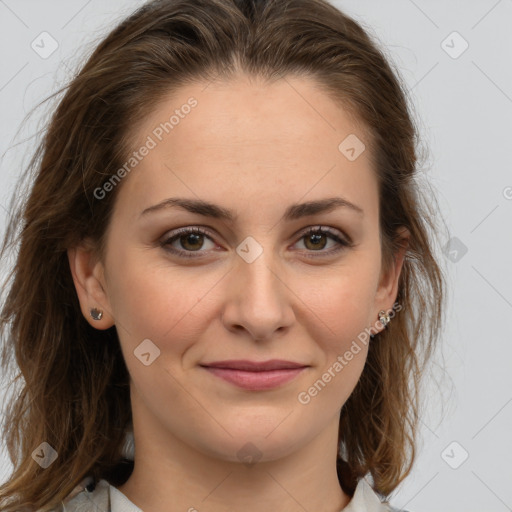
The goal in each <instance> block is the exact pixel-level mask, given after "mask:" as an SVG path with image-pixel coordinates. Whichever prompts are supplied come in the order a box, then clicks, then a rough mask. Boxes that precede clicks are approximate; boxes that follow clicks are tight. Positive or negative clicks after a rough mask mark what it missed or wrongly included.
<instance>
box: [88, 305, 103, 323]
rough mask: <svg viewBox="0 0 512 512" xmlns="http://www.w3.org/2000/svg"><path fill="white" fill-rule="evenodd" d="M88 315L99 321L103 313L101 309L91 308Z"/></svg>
mask: <svg viewBox="0 0 512 512" xmlns="http://www.w3.org/2000/svg"><path fill="white" fill-rule="evenodd" d="M90 314H91V317H92V318H93V319H94V320H101V319H102V318H103V311H102V310H101V309H97V308H91V310H90Z"/></svg>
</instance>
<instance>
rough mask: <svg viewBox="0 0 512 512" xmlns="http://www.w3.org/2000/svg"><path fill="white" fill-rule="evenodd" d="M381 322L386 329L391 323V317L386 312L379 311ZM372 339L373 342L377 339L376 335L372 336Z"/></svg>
mask: <svg viewBox="0 0 512 512" xmlns="http://www.w3.org/2000/svg"><path fill="white" fill-rule="evenodd" d="M379 322H380V323H381V324H382V325H383V326H384V328H386V325H388V324H389V322H391V317H390V316H389V315H388V314H387V313H386V312H385V311H384V310H381V311H379ZM370 338H371V339H372V340H373V338H375V334H370Z"/></svg>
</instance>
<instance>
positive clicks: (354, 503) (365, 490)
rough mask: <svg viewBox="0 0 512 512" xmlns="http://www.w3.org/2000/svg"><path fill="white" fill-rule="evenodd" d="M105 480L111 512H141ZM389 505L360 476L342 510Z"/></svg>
mask: <svg viewBox="0 0 512 512" xmlns="http://www.w3.org/2000/svg"><path fill="white" fill-rule="evenodd" d="M101 482H105V484H107V485H108V488H109V498H110V511H111V512H142V510H141V509H140V508H138V507H137V506H136V505H135V504H134V503H132V502H131V501H130V500H129V499H128V498H127V497H126V496H125V495H124V494H123V493H122V492H121V491H120V490H119V489H117V488H116V487H114V486H113V485H110V484H108V483H107V482H106V481H104V480H101ZM390 510H392V509H391V508H390V507H389V505H387V504H386V503H382V502H381V501H380V499H379V497H378V496H377V494H376V493H375V491H374V490H373V488H372V487H371V485H370V484H369V482H368V481H367V480H366V479H365V478H361V479H360V480H359V482H358V484H357V486H356V489H355V491H354V495H353V496H352V499H351V500H350V502H349V504H348V505H347V506H346V507H345V508H344V509H343V511H342V512H389V511H390Z"/></svg>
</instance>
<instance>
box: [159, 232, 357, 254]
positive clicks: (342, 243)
mask: <svg viewBox="0 0 512 512" xmlns="http://www.w3.org/2000/svg"><path fill="white" fill-rule="evenodd" d="M191 233H194V234H201V235H205V236H206V237H208V238H209V239H210V240H211V241H212V242H213V240H212V237H211V236H210V234H209V233H208V232H207V231H205V230H204V229H202V228H200V227H192V228H181V229H178V230H176V231H174V232H173V234H172V236H169V237H167V238H165V239H164V240H162V242H161V243H160V245H161V246H162V247H163V248H164V249H165V250H166V251H168V252H170V253H172V254H175V255H177V256H179V257H182V258H201V257H202V256H196V254H195V253H201V252H205V251H183V250H177V249H174V248H172V247H170V244H171V243H173V242H174V241H175V240H177V239H179V238H180V237H181V236H183V235H188V234H191ZM313 234H315V235H322V234H324V235H328V236H329V237H330V238H331V239H332V240H334V241H335V242H337V243H338V244H339V246H338V247H337V248H336V249H334V250H332V249H331V250H330V251H310V252H318V253H321V254H319V255H312V254H305V255H304V256H306V257H307V258H322V257H327V256H332V255H334V254H337V253H338V252H340V251H342V250H344V249H347V248H350V247H352V246H353V243H352V241H350V240H348V239H343V238H341V237H339V236H338V235H337V233H336V232H334V231H332V230H331V229H329V228H323V226H315V227H311V228H308V229H307V230H306V231H303V232H302V233H301V234H300V236H299V239H298V241H300V240H302V239H303V238H305V237H306V236H308V235H313ZM347 238H348V237H347Z"/></svg>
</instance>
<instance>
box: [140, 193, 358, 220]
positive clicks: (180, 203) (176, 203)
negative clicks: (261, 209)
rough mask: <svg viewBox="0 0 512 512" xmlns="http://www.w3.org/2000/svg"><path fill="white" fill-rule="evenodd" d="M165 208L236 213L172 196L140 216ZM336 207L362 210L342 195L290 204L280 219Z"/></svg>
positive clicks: (217, 215) (218, 215)
mask: <svg viewBox="0 0 512 512" xmlns="http://www.w3.org/2000/svg"><path fill="white" fill-rule="evenodd" d="M167 208H182V209H184V210H187V211H189V212H191V213H196V214H198V215H203V216H204V217H212V218H214V219H221V220H226V221H230V222H236V220H237V218H238V215H237V214H236V213H235V212H234V211H233V210H230V209H227V208H223V207H222V206H218V205H216V204H213V203H210V202H208V201H203V200H201V199H189V198H181V197H172V198H169V199H165V200H164V201H162V202H160V203H158V204H155V205H154V206H150V207H149V208H146V209H145V210H144V211H143V212H142V213H141V214H140V216H141V217H142V216H144V215H147V214H149V213H152V212H156V211H160V210H164V209H167ZM337 208H347V209H350V210H352V211H354V212H357V213H358V214H359V215H363V214H364V211H363V209H362V208H361V207H359V206H357V205H355V204H353V203H351V202H350V201H347V200H346V199H344V198H342V197H328V198H325V199H320V200H317V201H308V202H306V203H298V204H292V205H291V206H289V207H288V208H287V209H286V211H285V213H284V215H283V217H282V218H281V220H284V221H291V220H297V219H300V218H302V217H307V216H309V215H315V214H319V213H325V212H330V211H332V210H335V209H337Z"/></svg>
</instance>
